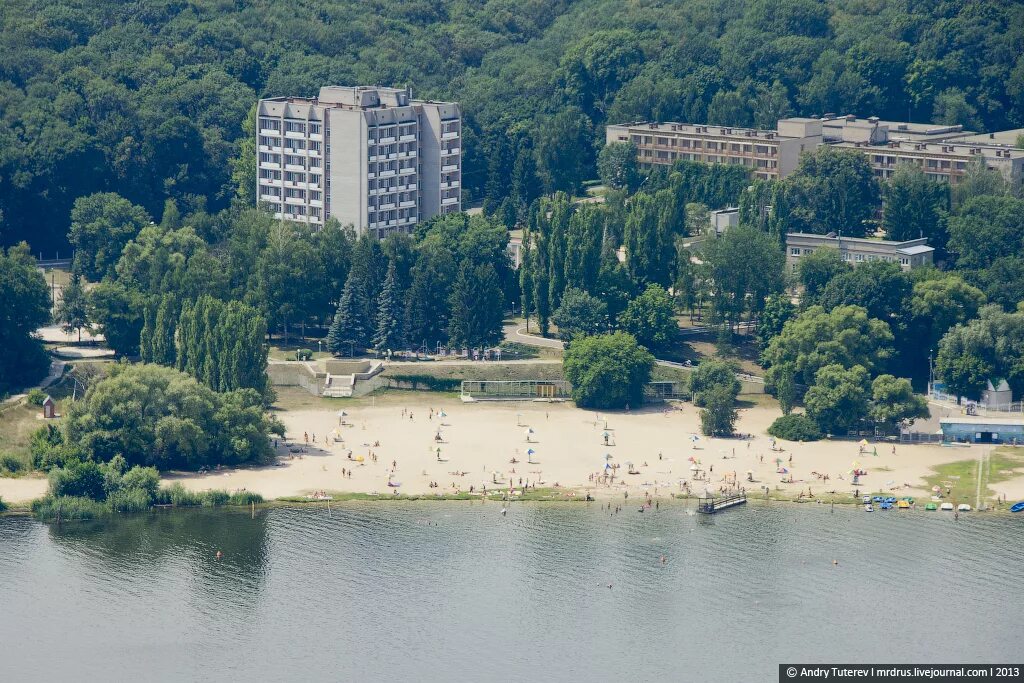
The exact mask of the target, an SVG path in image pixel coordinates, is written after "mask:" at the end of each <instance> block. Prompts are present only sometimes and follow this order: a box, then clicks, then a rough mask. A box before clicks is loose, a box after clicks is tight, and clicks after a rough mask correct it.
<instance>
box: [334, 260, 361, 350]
mask: <svg viewBox="0 0 1024 683" xmlns="http://www.w3.org/2000/svg"><path fill="white" fill-rule="evenodd" d="M366 310H367V305H366V301H365V293H364V290H363V286H362V283H361V282H360V278H359V276H358V275H357V272H356V269H355V268H353V269H352V270H351V271H350V272H349V275H348V278H347V279H346V280H345V289H344V290H342V293H341V303H339V304H338V311H337V313H336V314H335V316H334V323H333V324H332V325H331V334H328V342H327V343H328V348H329V349H330V351H331V353H337V354H340V353H341V351H342V349H345V348H349V347H350V346H352V347H356V348H359V349H365V348H366V346H367V342H368V336H369V335H368V333H367V324H366V323H367V318H366ZM332 336H333V337H334V340H335V344H334V348H330V345H331V337H332Z"/></svg>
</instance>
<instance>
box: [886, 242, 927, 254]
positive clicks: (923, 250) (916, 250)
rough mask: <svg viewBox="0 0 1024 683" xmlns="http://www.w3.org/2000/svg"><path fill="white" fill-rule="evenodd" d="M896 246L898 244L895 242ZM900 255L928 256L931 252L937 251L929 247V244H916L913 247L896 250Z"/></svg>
mask: <svg viewBox="0 0 1024 683" xmlns="http://www.w3.org/2000/svg"><path fill="white" fill-rule="evenodd" d="M893 244H896V242H893ZM896 251H897V252H899V253H900V254H906V255H907V256H915V255H917V254H927V253H928V252H930V251H935V247H929V246H928V245H927V244H915V245H913V246H911V247H901V248H899V249H897V250H896Z"/></svg>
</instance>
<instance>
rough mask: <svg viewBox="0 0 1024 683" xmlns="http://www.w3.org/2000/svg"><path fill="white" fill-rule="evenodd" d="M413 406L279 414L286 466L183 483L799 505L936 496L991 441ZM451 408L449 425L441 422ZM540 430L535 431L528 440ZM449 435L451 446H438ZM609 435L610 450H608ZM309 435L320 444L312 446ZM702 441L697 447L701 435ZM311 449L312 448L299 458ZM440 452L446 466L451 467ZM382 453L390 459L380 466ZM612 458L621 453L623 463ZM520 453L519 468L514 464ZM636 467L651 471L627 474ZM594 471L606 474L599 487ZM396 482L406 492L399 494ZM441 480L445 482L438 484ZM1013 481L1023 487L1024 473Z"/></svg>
mask: <svg viewBox="0 0 1024 683" xmlns="http://www.w3.org/2000/svg"><path fill="white" fill-rule="evenodd" d="M407 398H408V400H406V401H403V400H402V396H401V395H398V396H396V395H395V394H392V395H390V396H389V397H388V400H387V401H386V402H381V403H379V404H378V405H359V406H354V407H348V406H345V407H344V410H345V411H346V412H347V413H348V415H347V416H345V417H344V418H343V419H344V421H345V422H346V423H347V426H343V427H339V418H338V417H337V414H336V413H337V409H327V408H315V409H310V408H303V409H297V410H289V411H286V412H283V413H281V414H280V415H279V417H280V418H281V420H282V422H283V423H284V424H285V427H286V428H287V433H288V437H289V441H288V447H286V446H285V445H284V444H281V445H280V448H279V452H281V453H282V454H284V455H283V457H282V459H281V460H280V464H279V465H278V466H275V467H266V468H258V469H245V470H232V471H227V472H222V473H212V474H209V475H201V476H199V475H188V476H184V477H181V478H180V479H179V480H180V481H182V483H183V484H184V485H185V486H187V487H188V488H191V489H195V490H203V489H207V488H226V489H230V490H234V489H239V488H245V489H248V490H250V491H256V492H259V493H261V494H262V495H264V496H265V497H269V498H275V497H281V496H290V495H299V494H308V493H310V492H312V491H318V490H325V491H344V492H360V493H375V494H378V495H392V494H393V492H394V491H395V490H396V489H397V490H398V491H399V492H401V493H404V494H430V493H443V494H447V493H454V492H456V491H461V492H465V491H468V490H469V488H470V486H473V488H474V490H475V491H480V490H481V489H482V488H483V487H484V486H486V487H487V489H488V490H493V489H496V488H497V489H501V490H505V489H507V488H508V486H509V482H510V481H511V483H512V484H513V485H514V486H516V487H517V488H518V487H519V486H520V479H522V483H523V484H526V483H527V482H529V483H530V484H531V485H533V484H535V485H537V486H539V487H551V486H555V485H558V486H560V487H564V488H566V489H577V490H586V491H589V492H590V493H591V494H592V495H594V496H595V497H599V498H605V497H609V496H615V497H624V493H625V492H626V491H629V492H630V495H639V494H642V493H643V492H645V491H646V492H649V493H651V494H652V495H658V496H668V495H670V494H672V493H678V492H680V491H681V490H682V489H681V486H680V482H682V481H685V482H687V483H688V484H689V490H690V491H691V492H692V493H694V494H703V493H705V492H706V491H711V492H716V491H718V490H719V487H721V486H726V485H727V484H728V483H729V481H732V473H735V479H736V480H738V483H739V486H742V487H744V488H745V489H746V491H747V492H748V493H755V494H756V493H758V492H760V491H761V487H762V486H768V487H769V488H770V490H771V492H772V495H783V496H789V497H797V496H799V494H800V493H801V492H803V493H804V494H806V493H807V492H808V488H809V489H810V493H811V494H813V495H814V496H822V495H823V494H826V493H827V492H829V491H835V492H836V493H838V494H852V493H853V492H854V491H855V489H859V490H860V492H861V493H862V494H863V493H867V492H873V491H880V490H884V491H892V492H893V493H894V495H912V496H916V497H921V496H927V495H928V494H929V492H928V491H927V490H926V489H925V482H924V480H923V477H924V476H927V475H928V474H930V472H931V467H932V466H933V465H937V464H941V463H946V462H954V461H958V460H966V459H971V458H976V457H978V455H979V454H980V453H981V449H980V447H978V448H974V447H971V448H946V447H942V446H939V445H913V446H911V445H897V446H896V453H895V454H893V452H892V445H891V444H890V445H886V444H878V445H877V453H878V455H877V456H875V455H872V450H873V448H875V447H876V446H875V445H874V444H872V445H871V446H868V447H867V448H866V449H865V452H864V453H858V451H859V446H858V444H857V443H855V442H851V441H838V442H833V441H819V442H815V443H792V442H785V441H779V442H778V447H780V448H781V449H783V450H782V451H779V452H773V451H772V450H770V449H771V438H770V437H768V436H767V435H766V434H765V430H766V429H767V428H768V426H769V425H770V424H771V422H772V421H773V420H774V419H775V418H776V417H778V414H779V413H778V409H777V408H774V407H761V406H754V407H750V408H745V409H741V410H740V418H739V422H738V424H737V430H738V431H739V432H741V433H746V434H751V435H752V437H751V438H749V439H710V438H706V437H703V436H699V434H700V430H699V425H700V418H699V409H697V408H694V407H693V405H691V404H676V405H675V406H665V405H659V406H657V407H653V408H646V409H644V410H640V411H633V412H630V413H626V412H614V413H604V412H601V411H592V410H583V409H579V408H576V407H575V406H574V405H573V404H571V403H551V404H548V403H535V402H523V403H513V402H489V403H488V402H481V403H470V404H465V403H462V402H461V401H458V400H454V399H450V398H439V397H431V396H430V395H424V394H409V395H408V396H407ZM335 405H338V406H339V407H341V406H342V405H344V404H335ZM431 411H433V415H432V416H431ZM441 411H443V412H444V413H445V416H444V417H441V416H440V415H439V413H440V412H441ZM409 413H411V414H412V419H410V417H409ZM527 429H532V430H533V433H532V434H530V440H529V441H527V434H526V430H527ZM336 430H337V432H338V433H339V434H340V435H341V437H342V438H343V439H344V442H334V441H333V439H332V438H331V435H332V434H333V433H334V432H335V431H336ZM438 431H440V433H441V436H442V442H440V443H437V442H435V435H436V434H437V433H438ZM606 431H607V432H608V434H609V444H610V445H608V446H605V444H604V433H605V432H606ZM304 433H305V434H308V436H309V438H310V443H309V444H308V446H307V445H306V443H305V440H304ZM314 435H315V436H316V443H315V444H313V443H312V438H313V436H314ZM694 435H697V437H698V438H697V440H696V441H693V440H692V437H693V436H694ZM325 438H326V439H328V441H327V442H326V443H325V442H324V440H325ZM377 443H379V445H377V446H375V445H374V444H377ZM298 448H301V449H304V451H305V452H301V453H293V452H290V451H291V450H295V449H298ZM437 448H440V449H441V457H442V458H443V459H444V460H445V462H438V460H437V450H436V449H437ZM530 449H532V450H533V451H534V454H533V455H532V456H528V453H527V451H528V450H530ZM350 451H351V453H352V457H353V458H358V457H362V458H363V461H362V462H353V461H350V460H348V453H349V452H350ZM659 454H660V456H661V457H660V458H659ZM372 455H376V456H377V460H376V462H374V461H373V458H372ZM607 455H611V456H612V457H611V459H610V460H607V459H606V456H607ZM790 457H792V462H790ZM513 458H515V459H516V460H518V461H519V462H518V463H516V464H513V463H512V462H511V460H512V459H513ZM690 458H694V459H695V460H697V466H698V467H699V468H700V470H701V475H702V476H703V477H704V479H701V480H697V481H695V480H694V472H692V471H691V468H692V466H693V463H692V462H691V461H690ZM776 459H781V460H782V463H781V466H782V467H785V468H787V469H788V471H789V473H791V474H792V477H793V482H792V483H789V482H788V479H789V474H780V473H779V472H777V469H778V467H779V466H778V465H777V464H776ZM530 460H532V463H531V462H529V461H530ZM393 462H394V463H396V467H395V468H394V471H392V463H393ZM606 462H609V463H612V464H618V465H620V467H619V469H618V471H617V474H616V477H615V480H614V484H611V485H606V484H603V483H600V477H598V475H599V474H600V473H601V472H603V471H604V465H605V463H606ZM854 462H857V463H859V465H860V467H861V468H862V469H865V470H867V471H868V475H867V476H865V477H862V478H861V481H860V484H859V485H857V486H855V485H854V484H853V483H852V477H851V475H850V473H849V471H850V470H851V469H853V467H854V465H853V463H854ZM628 463H632V464H633V466H634V468H635V469H636V470H637V471H639V474H634V475H630V474H627V470H628V468H629V466H628ZM342 468H344V469H345V471H346V476H345V478H342V474H341V470H342ZM748 470H750V471H752V472H753V475H752V478H753V479H754V481H753V482H748V481H747V475H746V473H747V471H748ZM349 472H351V476H350V477H349V476H347V474H348V473H349ZM813 473H818V474H827V475H829V477H830V479H829V481H823V480H822V479H820V478H817V477H815V476H814V474H813ZM591 474H594V475H595V477H598V478H597V479H596V480H594V481H592V480H591V479H590V476H589V475H591ZM723 477H725V478H726V480H725V481H723ZM840 477H841V478H840ZM389 478H390V480H391V481H392V482H394V483H399V484H400V486H398V487H389V486H388V481H389ZM784 479H785V480H786V481H785V482H784V481H783V480H784ZM431 482H436V483H437V484H438V487H437V488H431V487H430V483H431ZM907 484H909V486H905V485H907ZM1000 487H1001V488H1000V490H1003V489H1006V490H1007V491H1016V490H1018V489H1020V490H1021V491H1022V492H1024V476H1022V477H1019V478H1016V479H1013V480H1010V481H1008V482H1005V483H1003V484H1001V485H1000ZM971 494H972V495H973V492H971ZM1011 497H1013V496H1011ZM972 504H973V501H972Z"/></svg>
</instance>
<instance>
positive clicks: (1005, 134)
mask: <svg viewBox="0 0 1024 683" xmlns="http://www.w3.org/2000/svg"><path fill="white" fill-rule="evenodd" d="M1022 135H1024V128H1014V129H1012V130H1000V131H997V132H995V133H978V134H976V135H968V136H967V137H964V138H960V139H959V140H957V142H963V143H969V144H974V143H979V144H985V145H1005V146H1007V147H1016V148H1017V149H1021V148H1020V147H1017V138H1018V137H1020V136H1022Z"/></svg>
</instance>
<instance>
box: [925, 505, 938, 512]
mask: <svg viewBox="0 0 1024 683" xmlns="http://www.w3.org/2000/svg"><path fill="white" fill-rule="evenodd" d="M924 509H925V510H928V511H929V512H935V511H936V510H938V509H939V506H938V505H936V504H935V503H928V504H927V505H925V506H924Z"/></svg>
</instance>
